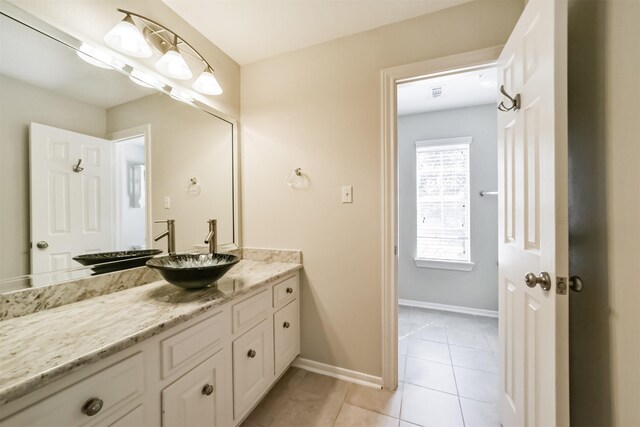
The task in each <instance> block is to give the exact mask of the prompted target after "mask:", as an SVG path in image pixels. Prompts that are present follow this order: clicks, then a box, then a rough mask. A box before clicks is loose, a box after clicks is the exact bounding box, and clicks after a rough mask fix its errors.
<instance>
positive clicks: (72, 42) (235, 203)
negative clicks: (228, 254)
mask: <svg viewBox="0 0 640 427" xmlns="http://www.w3.org/2000/svg"><path fill="white" fill-rule="evenodd" d="M0 14H1V15H4V16H6V17H7V18H9V19H12V20H14V21H16V22H18V23H19V24H22V25H25V26H27V27H29V28H31V29H32V30H34V31H37V32H38V33H40V34H42V35H43V36H45V37H49V38H51V39H53V40H55V41H57V42H59V43H61V44H63V45H65V46H67V47H69V48H71V49H73V50H75V51H79V50H80V46H81V45H82V43H83V42H86V43H88V44H95V42H93V41H90V40H82V39H79V38H77V37H75V36H71V35H70V34H68V33H66V32H64V31H62V30H60V29H59V28H57V27H55V26H53V25H51V24H49V23H48V22H45V21H43V20H42V19H40V18H38V17H36V16H33V15H31V14H30V13H28V12H26V11H24V10H22V9H20V8H19V7H17V6H14V5H12V4H11V3H8V2H7V1H5V0H0ZM100 48H102V49H105V50H108V51H109V52H110V53H111V54H113V55H114V57H116V58H118V59H119V60H121V61H122V62H124V63H125V64H126V66H125V67H123V69H118V68H113V71H116V72H119V73H121V74H124V75H125V76H126V77H130V76H131V71H132V70H133V69H134V67H135V68H136V69H138V70H141V71H144V72H146V73H150V74H153V75H156V76H157V75H158V73H157V72H156V71H155V70H153V69H151V68H149V67H146V66H144V65H142V64H139V63H137V62H136V61H135V60H133V59H131V58H129V57H127V56H124V55H121V54H119V53H118V52H115V51H113V50H112V49H109V48H108V47H106V46H104V45H100ZM163 80H165V79H164V78H163ZM172 85H173V87H176V86H178V87H181V86H180V85H179V84H177V83H175V82H172ZM166 87H167V85H165V87H163V88H162V89H160V88H154V89H155V90H157V91H158V92H162V93H164V94H166V95H167V96H170V93H169V90H167V89H166ZM200 98H201V99H195V100H194V101H193V102H192V103H186V102H185V104H188V105H189V106H190V107H191V108H196V109H199V110H201V111H203V112H205V113H207V114H210V115H212V116H214V117H216V118H218V119H220V120H223V121H225V122H227V123H229V124H230V125H231V139H232V141H231V144H232V146H231V156H232V159H231V161H232V166H231V167H232V181H233V184H232V185H233V190H232V198H233V200H232V209H233V215H232V218H233V230H232V233H233V234H232V236H233V242H231V243H228V244H223V245H221V246H220V250H221V251H229V250H233V249H239V248H240V247H241V226H240V189H239V184H240V159H239V144H238V119H236V118H234V117H231V116H229V115H227V114H225V113H223V112H221V111H219V110H217V109H216V108H214V107H213V106H211V105H209V104H207V103H206V102H205V101H206V97H204V96H200ZM174 102H181V101H179V100H176V99H174ZM141 126H146V125H144V124H143V125H141ZM149 215H150V213H149V212H147V214H146V217H147V220H148V218H149ZM149 229H150V228H149ZM145 234H148V232H147V233H145ZM199 246H203V247H204V245H198V244H197V243H196V242H194V246H193V247H194V249H195V248H196V247H199ZM117 262H119V261H116V262H114V264H115V263H117ZM90 269H91V266H78V267H72V268H69V269H64V270H56V271H55V272H46V273H37V274H25V275H23V276H15V277H8V278H4V279H2V278H0V285H2V284H3V283H11V282H14V281H19V280H25V279H30V278H31V277H33V276H38V277H43V276H45V275H52V274H53V273H61V272H72V271H79V270H90ZM122 271H126V269H123V270H120V272H122ZM89 277H95V276H88V277H87V278H89ZM75 280H78V279H77V278H69V279H65V280H62V281H59V282H56V281H52V282H51V283H48V284H47V285H44V286H53V285H57V284H59V283H65V282H68V281H75ZM25 289H33V288H25ZM22 290H24V289H18V290H15V291H8V292H2V288H1V286H0V295H2V294H3V293H11V292H19V291H22Z"/></svg>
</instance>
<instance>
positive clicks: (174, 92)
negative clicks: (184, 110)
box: [169, 87, 193, 103]
mask: <svg viewBox="0 0 640 427" xmlns="http://www.w3.org/2000/svg"><path fill="white" fill-rule="evenodd" d="M169 96H171V97H172V98H173V99H176V100H178V101H182V102H186V103H191V102H193V96H191V94H190V93H189V91H187V90H184V89H182V88H179V87H174V88H171V92H169Z"/></svg>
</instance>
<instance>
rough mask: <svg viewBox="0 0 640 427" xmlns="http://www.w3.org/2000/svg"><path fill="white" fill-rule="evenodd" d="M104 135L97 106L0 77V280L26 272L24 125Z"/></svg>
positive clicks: (26, 143) (103, 115)
mask: <svg viewBox="0 0 640 427" xmlns="http://www.w3.org/2000/svg"><path fill="white" fill-rule="evenodd" d="M30 122H37V123H42V124H45V125H49V126H55V127H59V128H63V129H67V130H70V131H74V132H80V133H84V134H88V135H93V136H97V137H100V138H104V137H105V134H106V127H107V114H106V111H105V110H104V109H103V108H99V107H96V106H93V105H90V104H86V103H84V102H80V101H76V100H75V99H71V98H67V97H64V96H61V95H58V94H56V93H54V92H51V91H48V90H45V89H42V88H39V87H35V86H32V85H29V84H27V83H24V82H21V81H19V80H15V79H12V78H10V77H7V76H4V75H0V200H1V202H0V203H1V205H2V208H1V209H0V236H2V239H3V240H2V241H3V242H4V243H2V244H0V279H3V278H8V277H15V276H20V275H24V274H29V271H30V270H29V259H30V251H29V240H30V239H29V235H30V229H29V227H30V226H29V193H30V192H29V123H30Z"/></svg>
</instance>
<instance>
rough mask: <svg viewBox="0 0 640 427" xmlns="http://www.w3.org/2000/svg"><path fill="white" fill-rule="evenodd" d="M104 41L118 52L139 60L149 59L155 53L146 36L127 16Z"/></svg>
mask: <svg viewBox="0 0 640 427" xmlns="http://www.w3.org/2000/svg"><path fill="white" fill-rule="evenodd" d="M104 41H105V42H107V44H108V45H109V46H111V47H112V48H114V49H115V50H117V51H120V52H122V53H125V54H127V55H129V56H135V57H137V58H148V57H149V56H151V54H152V53H153V52H152V51H151V47H150V46H149V44H148V43H147V42H146V40H145V39H144V36H143V35H142V33H141V32H140V30H139V29H138V27H136V25H135V24H134V22H133V19H132V18H131V15H127V16H125V17H124V19H123V20H122V21H120V22H118V24H116V26H115V27H113V28H112V29H111V31H109V32H108V33H107V35H105V36H104Z"/></svg>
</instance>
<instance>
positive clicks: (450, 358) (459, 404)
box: [444, 328, 466, 426]
mask: <svg viewBox="0 0 640 427" xmlns="http://www.w3.org/2000/svg"><path fill="white" fill-rule="evenodd" d="M444 333H445V335H446V333H447V328H445V329H444ZM448 340H449V338H448V336H447V341H448ZM447 350H448V351H449V360H450V361H451V371H452V372H453V382H454V383H455V385H456V397H457V398H458V408H459V409H460V417H461V418H462V425H463V426H466V422H465V420H464V412H462V402H461V401H460V390H459V389H458V378H457V377H456V370H455V369H454V367H453V356H452V355H451V344H447Z"/></svg>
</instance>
